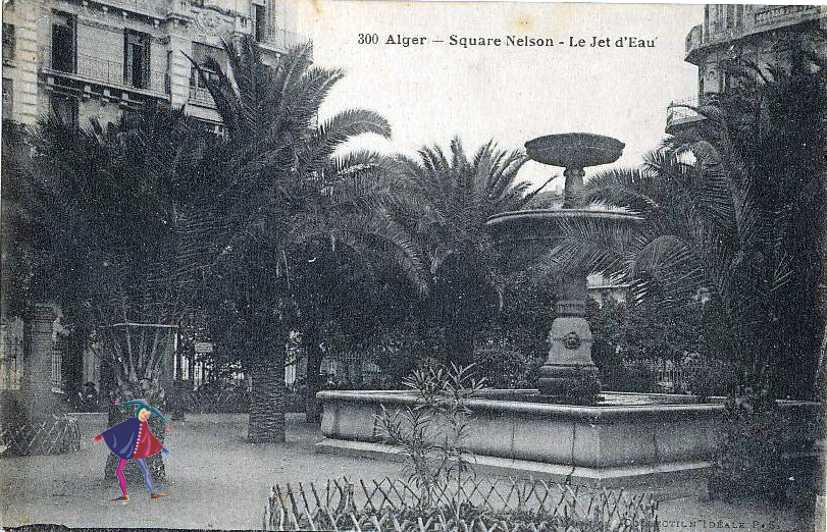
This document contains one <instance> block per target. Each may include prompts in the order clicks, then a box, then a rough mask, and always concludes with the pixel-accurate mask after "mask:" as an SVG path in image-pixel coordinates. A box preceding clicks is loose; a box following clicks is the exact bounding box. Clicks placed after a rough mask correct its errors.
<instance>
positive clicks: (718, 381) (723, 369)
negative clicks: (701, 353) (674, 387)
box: [685, 359, 737, 403]
mask: <svg viewBox="0 0 827 532" xmlns="http://www.w3.org/2000/svg"><path fill="white" fill-rule="evenodd" d="M685 374H686V377H685V381H686V382H685V384H686V391H687V392H689V393H691V394H693V395H695V396H696V397H697V399H698V402H700V403H703V402H706V400H707V399H708V398H709V397H710V396H713V395H728V394H730V393H732V391H733V390H734V388H735V385H736V382H737V381H736V379H737V374H736V371H735V368H734V367H733V366H731V365H729V364H723V363H720V362H714V361H710V360H703V359H702V360H700V361H698V362H695V363H693V364H692V365H691V366H687V368H686V372H685Z"/></svg>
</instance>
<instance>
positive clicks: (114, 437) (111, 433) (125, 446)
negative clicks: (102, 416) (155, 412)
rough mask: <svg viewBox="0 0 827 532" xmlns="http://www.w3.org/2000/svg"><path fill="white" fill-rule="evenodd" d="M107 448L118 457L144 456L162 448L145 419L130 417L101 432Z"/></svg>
mask: <svg viewBox="0 0 827 532" xmlns="http://www.w3.org/2000/svg"><path fill="white" fill-rule="evenodd" d="M100 435H101V437H102V438H103V440H104V441H105V442H106V446H107V447H109V450H110V451H112V452H113V453H115V455H116V456H119V457H120V458H126V459H130V458H146V457H147V456H152V455H153V454H156V453H158V452H160V451H162V450H165V449H164V446H163V444H162V443H161V442H160V441H159V440H158V438H156V437H155V435H154V434H152V432H151V431H150V430H149V425H148V424H147V423H146V421H140V420H138V418H136V417H131V418H129V419H127V420H126V421H124V422H122V423H118V424H117V425H115V426H114V427H112V428H110V429H108V430H106V431H104V432H101V434H100Z"/></svg>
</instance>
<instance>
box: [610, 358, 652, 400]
mask: <svg viewBox="0 0 827 532" xmlns="http://www.w3.org/2000/svg"><path fill="white" fill-rule="evenodd" d="M601 377H602V380H603V385H604V388H606V389H609V390H615V391H618V392H641V393H648V392H652V391H654V390H655V388H656V386H657V376H656V375H655V373H654V372H653V371H652V370H651V369H649V367H648V366H647V365H646V363H645V362H644V361H643V360H636V361H634V362H632V363H631V364H620V365H611V366H608V367H604V368H603V369H602V370H601Z"/></svg>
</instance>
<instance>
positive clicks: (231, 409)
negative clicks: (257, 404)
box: [182, 389, 250, 414]
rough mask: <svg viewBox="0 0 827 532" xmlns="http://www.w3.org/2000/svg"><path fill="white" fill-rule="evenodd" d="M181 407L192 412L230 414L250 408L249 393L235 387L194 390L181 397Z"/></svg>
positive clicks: (246, 410)
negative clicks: (204, 390)
mask: <svg viewBox="0 0 827 532" xmlns="http://www.w3.org/2000/svg"><path fill="white" fill-rule="evenodd" d="M182 401H183V405H182V407H183V409H184V411H186V412H189V413H192V414H231V413H243V412H249V410H250V394H249V393H247V392H246V391H242V390H236V389H225V390H221V391H219V392H218V393H215V392H214V391H210V392H201V391H194V392H188V393H186V394H184V396H183V397H182Z"/></svg>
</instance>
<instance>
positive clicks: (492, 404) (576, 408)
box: [316, 390, 820, 422]
mask: <svg viewBox="0 0 827 532" xmlns="http://www.w3.org/2000/svg"><path fill="white" fill-rule="evenodd" d="M316 397H317V398H318V399H319V400H320V401H322V402H326V401H336V400H344V401H352V402H356V403H384V404H388V405H398V406H415V405H418V404H421V399H419V398H417V397H416V395H415V392H412V391H411V390H325V391H321V392H318V393H317V394H316ZM721 399H722V398H721ZM779 402H780V403H781V404H784V405H788V406H789V407H792V408H815V407H817V406H820V405H819V403H816V402H812V401H800V400H784V401H779ZM466 404H467V406H468V407H469V408H471V409H472V410H479V411H494V412H499V413H510V414H515V415H546V416H548V415H552V416H554V415H558V416H559V415H563V416H567V417H574V418H581V419H583V418H585V419H590V420H593V421H606V422H611V421H614V420H618V419H628V418H669V417H671V416H674V415H676V414H677V415H698V414H703V413H704V412H714V411H723V410H724V407H725V405H724V402H723V400H722V401H720V402H711V403H671V404H651V405H625V406H618V405H607V406H599V405H594V406H592V405H588V406H586V405H573V404H549V403H533V402H525V401H517V400H508V399H486V398H482V397H480V398H476V397H472V398H469V399H468V400H467V402H466Z"/></svg>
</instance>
